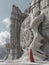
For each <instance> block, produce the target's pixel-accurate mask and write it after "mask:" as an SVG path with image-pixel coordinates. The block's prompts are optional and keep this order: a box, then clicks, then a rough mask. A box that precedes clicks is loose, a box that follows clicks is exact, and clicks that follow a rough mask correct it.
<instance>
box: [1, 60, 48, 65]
mask: <svg viewBox="0 0 49 65" xmlns="http://www.w3.org/2000/svg"><path fill="white" fill-rule="evenodd" d="M0 65H49V62H37V63H30V62H20V61H16V60H13V61H12V60H8V61H0Z"/></svg>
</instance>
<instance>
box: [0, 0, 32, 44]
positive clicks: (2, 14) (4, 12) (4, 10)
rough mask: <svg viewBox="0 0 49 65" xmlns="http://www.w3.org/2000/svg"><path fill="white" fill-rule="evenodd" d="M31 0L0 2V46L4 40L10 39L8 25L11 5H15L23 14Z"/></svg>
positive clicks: (5, 0) (4, 0) (6, 0)
mask: <svg viewBox="0 0 49 65" xmlns="http://www.w3.org/2000/svg"><path fill="white" fill-rule="evenodd" d="M31 1H32V0H0V44H4V43H5V39H6V38H7V37H10V35H9V31H10V28H9V25H10V20H9V19H10V15H11V9H12V5H13V4H15V5H16V6H18V7H19V8H20V9H21V11H22V12H23V11H24V10H25V9H26V8H27V7H28V6H29V3H31Z"/></svg>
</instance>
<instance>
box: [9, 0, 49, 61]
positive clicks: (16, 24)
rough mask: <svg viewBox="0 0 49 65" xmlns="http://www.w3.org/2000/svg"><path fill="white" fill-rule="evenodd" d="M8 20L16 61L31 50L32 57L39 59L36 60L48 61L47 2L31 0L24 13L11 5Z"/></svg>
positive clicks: (48, 30)
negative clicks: (9, 20)
mask: <svg viewBox="0 0 49 65" xmlns="http://www.w3.org/2000/svg"><path fill="white" fill-rule="evenodd" d="M10 19H11V27H10V28H11V29H10V34H11V45H12V54H15V57H16V59H17V58H20V57H21V56H22V55H23V54H24V52H25V51H27V52H29V49H30V48H32V49H33V53H34V55H35V56H37V57H39V58H38V59H36V58H35V59H36V60H39V59H40V60H45V59H46V58H47V60H48V59H49V0H32V3H31V4H30V5H29V7H28V8H27V9H25V11H24V13H22V12H21V11H20V9H19V8H18V7H16V6H15V5H13V7H12V12H11V17H10ZM45 55H46V56H45Z"/></svg>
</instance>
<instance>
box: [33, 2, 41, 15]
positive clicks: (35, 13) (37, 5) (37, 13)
mask: <svg viewBox="0 0 49 65" xmlns="http://www.w3.org/2000/svg"><path fill="white" fill-rule="evenodd" d="M39 11H40V9H39V3H37V4H36V5H35V8H34V9H33V14H34V16H38V15H39V14H40V13H39Z"/></svg>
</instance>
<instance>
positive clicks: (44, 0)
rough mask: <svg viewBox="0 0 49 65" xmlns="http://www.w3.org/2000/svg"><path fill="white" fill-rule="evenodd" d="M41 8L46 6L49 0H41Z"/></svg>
mask: <svg viewBox="0 0 49 65" xmlns="http://www.w3.org/2000/svg"><path fill="white" fill-rule="evenodd" d="M40 5H41V9H43V8H46V7H47V6H48V5H49V0H42V1H41V2H40Z"/></svg>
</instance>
